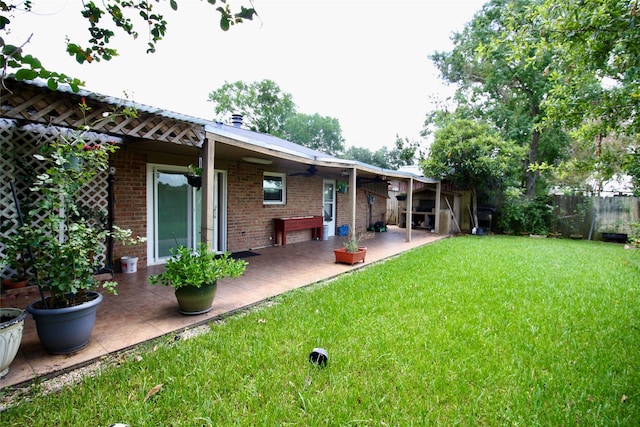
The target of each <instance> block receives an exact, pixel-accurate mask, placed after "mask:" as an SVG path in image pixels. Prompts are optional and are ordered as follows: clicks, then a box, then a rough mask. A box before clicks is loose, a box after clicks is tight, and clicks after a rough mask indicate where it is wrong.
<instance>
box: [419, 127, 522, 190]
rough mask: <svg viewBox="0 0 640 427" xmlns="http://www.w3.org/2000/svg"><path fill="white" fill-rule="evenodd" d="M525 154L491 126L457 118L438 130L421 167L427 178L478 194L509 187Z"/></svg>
mask: <svg viewBox="0 0 640 427" xmlns="http://www.w3.org/2000/svg"><path fill="white" fill-rule="evenodd" d="M522 155H523V150H522V148H520V147H518V146H516V145H515V144H514V143H512V142H509V141H505V140H503V139H502V138H501V137H500V136H499V134H498V133H497V132H495V131H494V130H492V129H491V128H490V127H489V126H488V125H486V124H482V123H478V122H475V121H471V120H464V119H456V120H453V121H451V122H449V123H447V124H446V126H445V127H443V128H441V129H439V130H438V131H436V133H435V136H434V141H433V143H432V144H431V148H430V152H429V156H428V157H427V159H426V160H424V161H422V162H421V166H422V169H423V171H424V174H425V176H430V177H433V178H440V179H448V180H451V181H452V182H454V183H455V184H456V185H457V186H458V187H459V188H461V189H468V190H472V191H475V190H476V189H480V188H484V189H488V188H495V187H497V186H503V185H508V181H507V179H508V177H511V176H513V171H514V169H517V168H518V167H519V165H520V164H521V158H522Z"/></svg>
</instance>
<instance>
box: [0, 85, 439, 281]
mask: <svg viewBox="0 0 640 427" xmlns="http://www.w3.org/2000/svg"><path fill="white" fill-rule="evenodd" d="M6 85H7V88H8V90H4V89H3V91H2V92H3V93H2V103H1V114H0V144H1V154H2V155H1V156H0V162H1V164H0V166H1V167H0V174H1V175H2V179H1V180H0V186H1V187H0V197H1V207H2V209H1V210H0V216H1V218H0V220H2V223H3V224H17V222H16V217H17V213H16V208H15V203H13V200H12V198H11V189H10V187H9V183H10V182H14V183H15V188H16V191H17V193H18V198H19V199H20V198H21V197H24V195H25V194H26V193H27V192H28V177H29V175H30V174H34V173H38V171H37V170H34V169H33V168H34V167H36V166H34V164H32V163H31V162H30V159H31V158H32V157H33V156H32V155H33V154H34V153H35V152H36V150H37V148H38V146H39V144H42V143H43V142H44V141H46V140H47V139H48V138H56V137H57V135H59V134H60V133H61V132H67V131H69V130H73V129H76V128H78V126H82V125H85V124H91V133H89V138H91V139H92V140H93V142H112V143H113V142H115V143H117V144H118V145H119V146H120V148H119V149H118V150H117V151H116V153H115V154H114V155H112V157H111V160H110V165H111V167H110V170H109V171H108V173H105V174H104V176H100V177H99V178H98V179H97V180H96V181H95V185H94V186H93V188H91V189H88V190H87V193H86V200H87V206H88V207H91V208H95V209H99V210H102V211H104V212H107V213H108V216H109V218H110V219H111V220H112V222H113V223H114V224H116V225H119V226H120V227H123V228H130V229H132V230H133V233H134V235H143V236H147V238H148V240H147V243H146V244H141V245H138V246H134V247H122V246H119V245H118V244H117V243H116V244H114V245H113V246H112V247H109V248H107V247H106V246H111V245H106V246H105V254H104V255H103V258H102V260H101V261H102V263H103V264H105V265H111V264H110V260H117V259H119V257H121V256H123V255H133V256H137V257H138V258H139V262H138V265H139V267H141V268H144V267H145V266H148V265H155V264H161V263H163V262H164V261H165V260H166V258H167V257H168V256H169V249H170V248H171V247H174V246H176V244H184V245H188V246H193V245H195V244H196V242H198V241H205V242H207V243H210V244H211V246H212V247H213V248H214V249H215V250H217V251H231V252H238V251H244V250H249V249H255V248H260V247H265V246H272V245H274V244H276V243H277V240H278V236H276V232H275V226H274V225H275V220H276V219H278V218H290V217H306V216H318V217H321V221H322V230H323V231H324V232H326V233H327V234H328V235H329V236H333V235H335V234H336V233H337V231H338V229H339V228H340V227H341V226H343V225H349V226H350V227H351V228H352V229H354V230H356V232H362V231H365V230H366V229H368V228H369V227H371V226H372V225H373V224H374V223H375V222H378V221H382V222H385V218H386V213H387V203H386V201H387V198H388V197H389V192H388V182H389V180H391V179H394V180H401V181H403V182H406V183H407V185H408V186H409V188H411V186H412V185H413V183H414V182H420V183H424V184H425V185H428V186H432V188H433V189H434V191H435V192H439V189H440V183H439V182H438V181H435V180H431V179H426V178H424V177H421V176H417V175H414V174H411V173H406V172H399V171H393V170H385V169H381V168H379V167H376V166H372V165H367V164H364V163H360V162H354V161H349V160H343V159H339V158H336V157H333V156H329V155H326V154H324V153H322V152H319V151H315V150H311V149H309V148H306V147H303V146H300V145H297V144H294V143H291V142H289V141H285V140H282V139H280V138H276V137H273V136H270V135H265V134H260V133H257V132H252V131H249V130H247V129H244V128H243V127H242V124H241V123H240V121H239V118H236V120H235V123H233V124H231V125H227V124H222V123H216V122H211V121H207V120H203V119H198V118H194V117H189V116H185V115H180V114H177V113H174V112H170V111H165V110H159V109H157V108H154V107H150V106H144V105H135V107H136V109H137V117H136V118H130V117H118V118H115V119H111V120H106V119H104V116H105V113H108V112H111V111H113V110H114V109H116V108H118V107H122V106H129V107H131V106H134V105H133V103H131V102H129V101H125V100H122V99H118V98H112V97H105V96H102V95H99V94H94V93H91V92H86V91H81V92H79V93H73V92H71V91H70V90H69V89H65V88H60V89H58V90H57V91H51V90H49V89H48V88H46V87H45V86H43V85H40V84H33V83H24V82H16V81H12V80H7V81H6ZM81 98H82V99H84V102H85V103H86V104H87V105H88V106H89V107H90V108H91V110H90V112H89V113H88V115H87V117H83V115H82V114H81V112H80V110H79V108H78V104H80V102H81ZM189 165H194V166H201V167H202V169H203V173H202V177H201V188H198V187H195V186H192V185H190V184H189V182H188V178H187V177H186V175H187V174H188V166H189ZM342 184H346V185H348V189H347V191H346V192H344V193H343V192H340V191H337V190H338V188H339V187H340V186H341V185H342ZM10 228H11V227H3V229H2V230H0V232H2V233H9V232H10V231H11V230H10ZM410 233H411V231H410V229H409V230H408V233H407V239H410ZM312 237H317V236H316V235H314V234H312V232H311V231H310V230H308V229H302V230H296V231H290V232H287V236H286V239H287V243H295V242H300V241H304V240H309V239H311V238H312ZM278 243H279V242H278ZM1 252H2V248H0V257H1V256H2V253H1ZM3 274H5V273H3Z"/></svg>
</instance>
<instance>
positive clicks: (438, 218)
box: [433, 181, 449, 234]
mask: <svg viewBox="0 0 640 427" xmlns="http://www.w3.org/2000/svg"><path fill="white" fill-rule="evenodd" d="M441 182H442V181H438V182H437V183H436V208H435V210H436V215H435V217H436V221H435V222H436V223H435V224H434V228H433V229H434V230H435V231H436V233H438V234H440V192H441V189H440V187H441V186H440V184H441ZM448 233H449V230H447V234H448Z"/></svg>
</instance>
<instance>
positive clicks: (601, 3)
mask: <svg viewBox="0 0 640 427" xmlns="http://www.w3.org/2000/svg"><path fill="white" fill-rule="evenodd" d="M638 3H639V2H638V0H565V1H562V2H558V1H554V0H544V1H542V2H540V4H538V5H537V7H536V8H535V9H533V12H534V15H533V19H535V21H536V25H537V26H538V27H539V28H540V30H541V31H542V32H543V33H544V34H545V37H544V38H540V39H536V40H530V39H527V38H526V37H523V35H522V34H517V37H516V38H514V43H515V44H516V45H517V46H519V47H520V50H519V51H518V55H520V56H521V57H522V58H524V59H526V60H529V61H531V60H534V58H536V57H537V56H539V55H540V54H541V52H549V51H551V52H553V56H552V57H551V60H550V62H549V65H548V69H547V72H548V74H549V80H550V81H551V83H552V85H553V88H552V90H550V91H549V96H548V97H547V99H546V101H545V106H546V108H547V110H548V113H549V115H550V116H551V118H553V119H555V120H561V121H562V122H563V123H564V124H565V125H566V126H568V127H571V128H583V131H585V130H588V132H589V134H590V135H591V136H592V137H594V138H598V137H600V136H607V135H608V134H609V133H610V132H615V133H617V134H620V135H624V134H626V135H632V134H637V133H638V132H640V30H639V28H638V25H640V5H639V4H638Z"/></svg>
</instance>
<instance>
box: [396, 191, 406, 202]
mask: <svg viewBox="0 0 640 427" xmlns="http://www.w3.org/2000/svg"><path fill="white" fill-rule="evenodd" d="M396 200H399V201H401V202H402V201H405V200H407V193H400V194H398V195H397V196H396Z"/></svg>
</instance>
